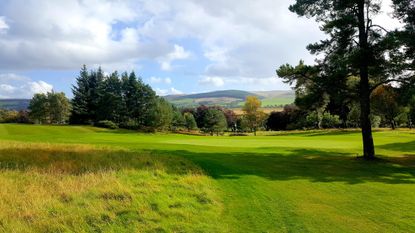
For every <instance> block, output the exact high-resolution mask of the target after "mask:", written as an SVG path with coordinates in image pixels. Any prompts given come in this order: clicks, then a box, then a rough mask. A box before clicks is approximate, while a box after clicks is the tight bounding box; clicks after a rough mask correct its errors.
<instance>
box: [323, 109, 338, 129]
mask: <svg viewBox="0 0 415 233" xmlns="http://www.w3.org/2000/svg"><path fill="white" fill-rule="evenodd" d="M339 124H340V117H339V116H338V115H331V114H330V113H328V112H326V113H324V114H323V117H322V118H321V126H322V127H323V128H335V127H337V126H338V125H339Z"/></svg>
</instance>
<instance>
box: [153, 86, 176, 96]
mask: <svg viewBox="0 0 415 233" xmlns="http://www.w3.org/2000/svg"><path fill="white" fill-rule="evenodd" d="M155 91H156V93H157V95H159V96H165V95H181V94H183V92H182V91H179V90H177V89H176V88H174V87H171V88H169V89H160V88H155Z"/></svg>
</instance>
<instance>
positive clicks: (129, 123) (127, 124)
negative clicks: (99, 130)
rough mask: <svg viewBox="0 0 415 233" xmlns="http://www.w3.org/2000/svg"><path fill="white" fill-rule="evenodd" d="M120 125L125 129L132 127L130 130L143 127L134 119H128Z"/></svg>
mask: <svg viewBox="0 0 415 233" xmlns="http://www.w3.org/2000/svg"><path fill="white" fill-rule="evenodd" d="M119 127H120V128H123V129H130V130H139V129H140V128H141V127H140V124H138V123H137V122H136V121H134V120H128V121H126V122H121V123H120V125H119Z"/></svg>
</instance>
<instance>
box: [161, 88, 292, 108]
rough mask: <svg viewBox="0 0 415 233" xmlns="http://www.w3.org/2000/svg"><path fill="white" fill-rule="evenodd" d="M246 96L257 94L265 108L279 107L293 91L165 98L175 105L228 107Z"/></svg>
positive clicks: (241, 100)
mask: <svg viewBox="0 0 415 233" xmlns="http://www.w3.org/2000/svg"><path fill="white" fill-rule="evenodd" d="M247 96H257V97H258V98H260V99H261V101H262V106H263V107H265V108H272V107H281V106H284V105H286V104H290V103H293V102H294V98H295V95H294V92H293V91H255V92H248V91H241V90H223V91H213V92H207V93H197V94H189V95H169V96H165V97H164V98H166V99H167V100H169V101H170V102H171V103H173V104H174V105H176V106H177V107H197V106H199V105H219V106H223V107H228V108H238V107H241V106H242V105H243V103H244V101H245V98H246V97H247Z"/></svg>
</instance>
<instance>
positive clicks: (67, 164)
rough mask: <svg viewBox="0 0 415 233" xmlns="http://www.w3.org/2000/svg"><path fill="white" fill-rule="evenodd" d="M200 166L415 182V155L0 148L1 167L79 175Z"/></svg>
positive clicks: (283, 175)
mask: <svg viewBox="0 0 415 233" xmlns="http://www.w3.org/2000/svg"><path fill="white" fill-rule="evenodd" d="M413 144H414V142H410V143H407V144H405V143H401V144H399V143H396V144H389V145H384V146H383V147H384V148H389V149H392V148H399V150H402V148H404V149H405V148H406V149H408V150H409V149H410V148H411V147H413V146H414V145H413ZM411 152H413V151H411ZM195 165H197V166H195ZM198 167H200V168H202V169H203V171H204V172H205V173H207V175H209V176H211V177H212V178H214V179H239V178H240V177H242V176H258V177H263V178H266V179H269V180H299V179H306V180H310V181H312V182H344V183H349V184H358V183H364V182H381V183H387V184H415V155H406V156H402V157H381V159H379V160H377V161H364V160H361V159H356V157H353V156H352V155H351V154H347V153H340V152H330V151H322V150H315V149H286V150H285V151H283V152H281V153H261V152H256V153H255V152H222V153H221V152H217V153H216V152H215V153H211V152H203V153H202V152H190V151H187V150H149V151H137V152H128V151H113V150H96V149H91V148H86V149H83V150H78V151H76V150H75V148H73V146H72V147H71V146H66V147H64V148H62V147H60V146H55V147H45V148H42V147H38V148H33V147H30V148H25V147H22V148H3V149H0V169H1V170H21V171H25V170H32V169H34V170H36V171H40V172H49V173H50V172H52V173H59V174H61V173H62V174H73V175H79V174H84V173H90V172H102V171H104V172H105V171H117V170H122V169H137V170H140V169H146V170H157V169H162V170H163V171H165V172H166V173H169V174H179V175H180V174H188V173H199V172H201V171H200V169H198Z"/></svg>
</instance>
